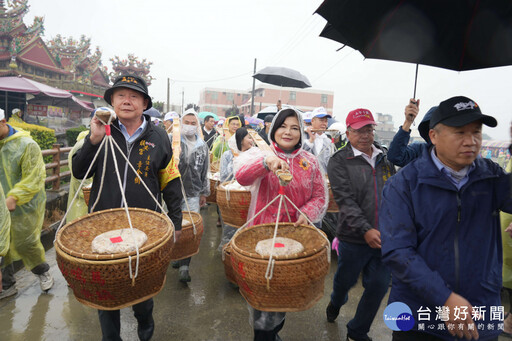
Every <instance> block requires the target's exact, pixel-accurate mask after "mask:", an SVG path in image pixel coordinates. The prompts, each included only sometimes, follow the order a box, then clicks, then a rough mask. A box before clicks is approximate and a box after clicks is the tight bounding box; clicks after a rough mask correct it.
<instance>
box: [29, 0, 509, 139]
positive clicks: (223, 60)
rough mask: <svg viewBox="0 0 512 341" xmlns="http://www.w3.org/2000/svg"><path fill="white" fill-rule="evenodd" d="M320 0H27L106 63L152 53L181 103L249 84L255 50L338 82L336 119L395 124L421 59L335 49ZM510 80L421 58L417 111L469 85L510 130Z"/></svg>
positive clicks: (321, 83)
mask: <svg viewBox="0 0 512 341" xmlns="http://www.w3.org/2000/svg"><path fill="white" fill-rule="evenodd" d="M321 2H322V1H321V0H309V1H306V0H258V1H249V0H216V1H212V0H166V1H164V0H158V1H157V0H146V1H135V0H108V1H105V0H88V1H76V0H30V1H29V4H30V10H29V12H28V14H27V15H26V16H25V23H26V24H27V25H30V24H31V23H32V20H33V17H34V16H44V18H45V21H44V25H45V37H44V38H45V40H49V39H52V38H53V37H55V36H56V35H57V34H61V35H62V36H64V37H69V36H72V37H73V38H75V39H79V38H80V35H82V34H84V35H85V36H87V37H90V38H91V45H92V48H91V50H92V52H94V49H95V47H96V46H99V47H100V49H101V51H102V52H103V65H105V66H107V67H108V68H109V70H111V68H112V64H111V62H110V61H109V59H110V58H112V57H114V56H115V55H117V56H119V57H120V58H126V57H127V55H128V53H133V54H135V55H136V56H137V57H139V59H143V58H146V59H148V60H150V61H152V62H153V65H152V67H151V75H152V76H153V77H155V78H156V80H155V81H153V84H152V85H151V86H150V88H149V92H150V95H151V96H152V97H153V98H154V99H155V100H158V101H166V98H167V95H166V92H167V78H170V79H171V102H172V103H175V104H181V91H182V89H183V90H184V93H185V103H197V102H198V101H199V92H200V91H201V89H203V88H205V87H219V88H234V89H242V90H249V89H250V88H251V87H252V77H251V75H252V71H253V66H254V65H253V64H254V58H257V59H258V62H257V69H258V70H259V69H261V68H263V67H265V66H286V67H289V68H293V69H296V70H298V71H300V72H301V73H302V74H304V75H306V76H307V77H308V78H309V80H310V81H311V84H312V85H313V88H314V89H321V90H329V91H333V92H334V113H335V117H336V118H337V119H340V120H344V119H345V117H346V114H347V113H348V112H349V111H350V110H352V109H356V108H361V107H362V108H367V109H370V110H371V111H372V112H373V113H374V114H375V113H376V112H382V113H387V114H392V115H393V116H394V121H395V126H396V127H398V126H399V125H401V123H402V122H403V120H404V115H403V111H404V107H405V105H406V104H407V103H408V101H409V98H410V97H412V94H413V88H414V72H415V65H414V64H406V63H398V62H390V61H378V60H370V59H368V60H364V58H363V56H362V55H361V54H360V53H359V52H357V51H354V50H352V49H351V48H349V47H346V48H344V49H343V50H341V51H339V52H336V50H337V49H338V48H339V47H341V45H340V44H339V43H336V42H334V41H331V40H328V39H325V38H320V37H319V36H318V35H319V33H320V31H321V30H322V28H323V26H324V25H325V20H324V19H323V18H322V17H320V16H319V15H317V14H313V13H314V11H315V10H316V9H317V8H318V6H319V5H320V4H321ZM511 80H512V67H502V68H494V69H486V70H479V71H466V72H461V73H458V72H455V71H449V70H443V69H438V68H433V67H427V66H421V65H420V68H419V75H418V88H417V98H419V99H420V100H421V106H420V115H419V116H420V118H421V117H423V115H424V113H425V112H426V111H427V110H428V109H429V108H430V107H431V106H434V105H437V104H439V102H441V101H442V100H444V99H447V98H449V97H452V96H456V95H464V96H467V97H470V98H472V99H473V100H475V101H476V102H477V103H478V104H479V105H480V107H481V109H482V111H483V112H484V113H485V114H489V115H493V116H495V117H496V118H497V119H498V127H497V128H493V129H491V128H484V133H487V134H488V135H490V136H491V137H493V138H494V139H502V140H505V139H508V138H509V126H510V122H511V119H512V105H509V104H507V103H509V100H510V97H511V96H510V93H511V90H512V86H511ZM258 84H261V83H259V82H257V83H256V85H257V86H258ZM507 98H508V99H507ZM284 103H286V100H284Z"/></svg>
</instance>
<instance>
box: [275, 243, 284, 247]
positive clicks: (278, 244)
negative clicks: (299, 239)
mask: <svg viewBox="0 0 512 341" xmlns="http://www.w3.org/2000/svg"><path fill="white" fill-rule="evenodd" d="M274 247H284V244H283V243H275V244H274Z"/></svg>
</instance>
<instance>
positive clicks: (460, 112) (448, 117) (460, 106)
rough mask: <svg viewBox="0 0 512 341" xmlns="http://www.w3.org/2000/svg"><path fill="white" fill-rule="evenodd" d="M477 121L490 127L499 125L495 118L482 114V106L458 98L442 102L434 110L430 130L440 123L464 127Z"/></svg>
mask: <svg viewBox="0 0 512 341" xmlns="http://www.w3.org/2000/svg"><path fill="white" fill-rule="evenodd" d="M475 121H481V122H482V123H483V124H485V125H486V126H489V127H496V126H497V125H498V122H497V121H496V119H495V118H494V117H492V116H488V115H484V114H482V111H480V106H479V105H478V104H476V102H475V101H473V100H471V99H469V98H467V97H464V96H456V97H452V98H449V99H447V100H446V101H443V102H441V103H440V104H439V106H438V107H437V110H434V112H433V113H432V118H431V119H430V129H432V128H434V127H435V126H436V125H437V124H438V123H442V124H444V125H447V126H450V127H462V126H464V125H466V124H469V123H471V122H475Z"/></svg>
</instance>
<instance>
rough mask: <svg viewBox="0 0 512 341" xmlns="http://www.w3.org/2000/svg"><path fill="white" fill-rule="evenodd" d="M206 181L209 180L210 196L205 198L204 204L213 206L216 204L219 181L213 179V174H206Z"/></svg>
mask: <svg viewBox="0 0 512 341" xmlns="http://www.w3.org/2000/svg"><path fill="white" fill-rule="evenodd" d="M208 179H209V180H210V195H209V196H207V197H206V202H209V203H212V204H215V203H216V202H217V186H218V185H219V181H218V180H215V179H214V178H213V174H211V173H210V174H208Z"/></svg>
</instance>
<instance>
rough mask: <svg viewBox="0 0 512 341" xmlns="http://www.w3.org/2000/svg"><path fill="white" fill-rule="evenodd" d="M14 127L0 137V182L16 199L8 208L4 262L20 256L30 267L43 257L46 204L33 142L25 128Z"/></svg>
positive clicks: (39, 158) (42, 170) (42, 171)
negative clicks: (8, 239)
mask: <svg viewBox="0 0 512 341" xmlns="http://www.w3.org/2000/svg"><path fill="white" fill-rule="evenodd" d="M17 130H18V131H17V132H16V133H15V134H13V135H12V136H9V137H6V138H4V139H3V140H0V182H1V183H2V186H3V189H4V194H5V197H6V198H7V197H9V196H13V197H15V198H16V199H17V204H16V209H15V210H14V211H12V212H11V245H10V248H9V252H8V253H7V255H6V257H5V262H4V266H5V265H9V264H11V263H12V262H13V261H15V260H18V259H22V260H23V264H24V265H25V267H26V268H27V269H29V270H31V269H33V268H34V267H35V266H37V265H39V264H41V263H44V261H45V258H44V248H43V245H42V244H41V240H40V237H41V228H42V226H43V220H44V212H45V206H46V192H45V189H44V180H45V178H46V171H45V167H44V161H43V156H42V154H41V149H40V148H39V146H38V145H37V143H36V142H34V140H32V138H31V137H30V134H29V133H28V132H26V131H22V130H19V129H17Z"/></svg>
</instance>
